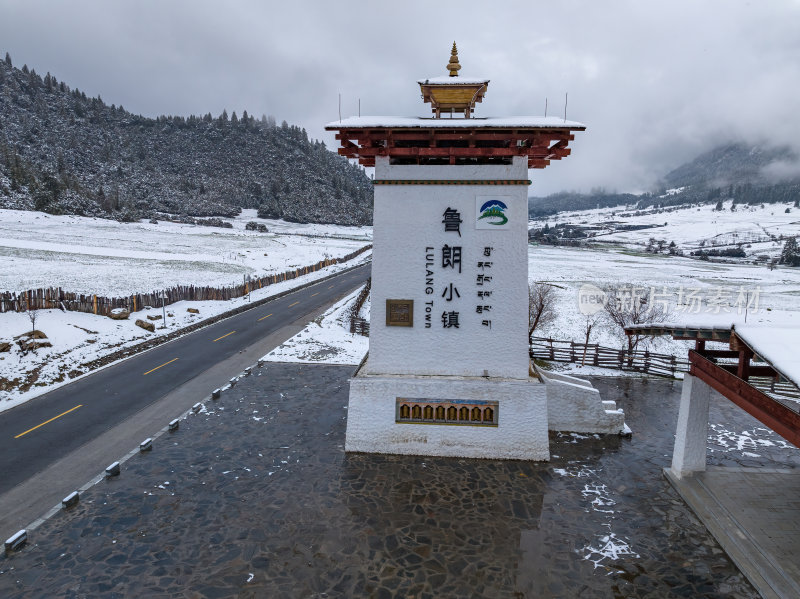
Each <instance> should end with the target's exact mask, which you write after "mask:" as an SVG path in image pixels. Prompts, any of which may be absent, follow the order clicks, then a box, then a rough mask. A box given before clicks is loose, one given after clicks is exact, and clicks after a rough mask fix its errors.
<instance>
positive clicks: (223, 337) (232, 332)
mask: <svg viewBox="0 0 800 599" xmlns="http://www.w3.org/2000/svg"><path fill="white" fill-rule="evenodd" d="M235 332H236V331H231V332H230V333H228V334H227V335H223V336H222V337H217V338H216V339H214V341H212V342H211V343H216V342H217V341H219V340H220V339H225V337H227V336H228V335H233V334H234V333H235Z"/></svg>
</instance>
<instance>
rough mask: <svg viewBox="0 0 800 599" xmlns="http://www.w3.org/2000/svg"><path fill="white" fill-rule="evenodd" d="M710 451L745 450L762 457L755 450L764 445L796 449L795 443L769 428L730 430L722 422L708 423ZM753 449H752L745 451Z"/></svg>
mask: <svg viewBox="0 0 800 599" xmlns="http://www.w3.org/2000/svg"><path fill="white" fill-rule="evenodd" d="M708 429H709V430H708V443H709V447H708V451H709V452H711V453H713V452H715V451H724V452H730V451H736V452H743V455H746V456H749V457H760V456H758V455H757V454H755V453H752V452H753V451H756V450H758V449H761V448H764V447H776V446H777V447H779V448H780V449H794V448H795V447H794V445H792V444H791V443H787V442H786V441H784V440H783V439H782V438H781V437H779V436H778V434H777V433H774V432H772V431H771V430H769V429H768V428H765V427H762V426H757V427H754V428H751V429H749V430H744V431H741V432H734V431H730V430H728V429H727V428H725V426H723V425H721V424H709V425H708ZM745 450H751V451H749V452H748V451H745Z"/></svg>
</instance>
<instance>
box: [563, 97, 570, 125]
mask: <svg viewBox="0 0 800 599" xmlns="http://www.w3.org/2000/svg"><path fill="white" fill-rule="evenodd" d="M568 100H569V92H564V122H565V123H566V122H567V101H568Z"/></svg>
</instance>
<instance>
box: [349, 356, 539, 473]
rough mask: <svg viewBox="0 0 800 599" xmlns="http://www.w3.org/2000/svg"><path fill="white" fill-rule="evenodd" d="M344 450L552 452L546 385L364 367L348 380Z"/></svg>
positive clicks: (508, 455)
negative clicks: (366, 369) (374, 371)
mask: <svg viewBox="0 0 800 599" xmlns="http://www.w3.org/2000/svg"><path fill="white" fill-rule="evenodd" d="M363 370H364V369H362V371H361V372H362V373H363ZM345 450H346V451H348V452H364V453H389V454H406V455H425V456H447V457H465V458H492V459H512V460H549V459H550V450H549V443H548V433H547V389H546V385H545V384H543V383H541V382H539V381H538V380H536V379H530V380H520V379H487V378H482V377H456V376H417V377H415V376H400V375H371V374H361V373H359V374H358V375H357V376H356V377H355V378H353V379H351V381H350V402H349V407H348V412H347V438H346V442H345Z"/></svg>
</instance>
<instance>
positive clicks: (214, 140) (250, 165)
mask: <svg viewBox="0 0 800 599" xmlns="http://www.w3.org/2000/svg"><path fill="white" fill-rule="evenodd" d="M0 207H4V208H21V209H35V210H43V211H46V212H51V213H64V214H80V215H93V216H104V217H109V218H118V219H123V220H129V219H135V218H141V217H152V216H156V215H157V213H158V212H166V213H170V214H184V215H194V216H213V215H222V216H225V215H228V216H231V215H235V214H238V212H239V211H240V209H241V208H257V209H258V211H259V216H262V217H265V218H266V217H269V218H284V219H286V220H291V221H297V222H321V223H337V224H371V223H372V185H371V184H370V181H369V179H368V178H367V177H366V175H365V173H364V171H363V169H362V168H361V167H359V166H357V165H352V164H350V163H348V162H347V160H345V159H344V158H342V157H340V156H337V155H336V154H335V153H333V152H330V151H329V150H328V149H327V148H326V147H325V144H324V143H322V142H319V141H314V140H310V139H309V138H308V135H307V134H306V131H305V129H300V128H298V127H295V126H290V125H288V124H287V123H286V122H285V121H284V122H283V123H282V124H280V125H277V124H276V123H275V119H274V118H271V117H270V118H267V117H262V118H261V119H255V118H253V116H252V115H248V114H247V112H246V111H245V112H244V113H243V114H242V115H241V116H237V115H236V113H235V112H234V113H232V114H231V115H230V116H229V115H228V114H227V112H223V114H222V115H220V116H218V117H212V116H211V114H206V115H205V116H189V117H180V116H161V117H158V118H155V119H152V118H145V117H143V116H139V115H135V114H131V113H130V112H128V111H126V110H124V109H123V108H122V106H114V105H113V104H112V105H111V106H108V105H106V104H105V102H103V100H102V99H101V98H100V97H99V96H98V97H97V98H89V97H87V96H86V94H85V93H83V92H81V91H79V90H77V89H70V88H69V86H67V85H66V84H65V83H64V82H59V81H57V80H56V78H55V77H53V76H51V75H50V74H49V73H48V74H47V75H45V76H44V77H41V76H39V75H38V74H37V73H36V72H35V71H34V70H29V69H28V67H27V66H23V67H22V68H21V69H18V68H15V67H14V66H12V61H11V58H10V57H9V56H8V54H6V57H5V60H0Z"/></svg>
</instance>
